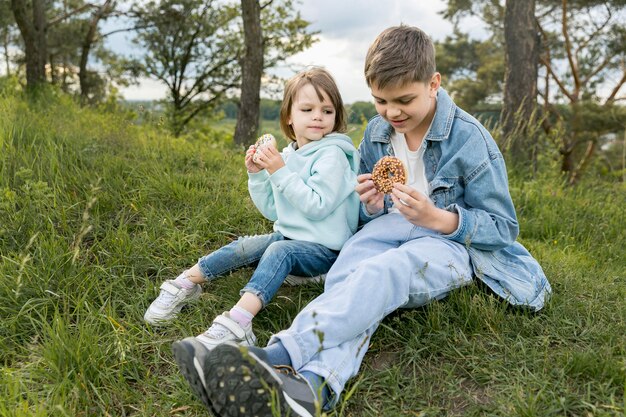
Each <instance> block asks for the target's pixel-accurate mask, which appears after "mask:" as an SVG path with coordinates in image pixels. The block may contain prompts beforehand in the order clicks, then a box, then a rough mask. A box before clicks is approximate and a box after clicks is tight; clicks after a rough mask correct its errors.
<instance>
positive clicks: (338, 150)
mask: <svg viewBox="0 0 626 417" xmlns="http://www.w3.org/2000/svg"><path fill="white" fill-rule="evenodd" d="M294 145H295V142H294V143H291V144H290V145H289V146H287V147H286V148H285V149H283V151H282V153H281V155H282V158H283V161H285V166H284V167H282V168H280V169H279V170H277V171H275V172H274V173H273V174H272V175H269V174H268V172H267V171H266V170H262V171H260V172H257V173H248V190H249V192H250V197H252V201H253V202H254V205H255V206H256V207H257V208H258V209H259V211H260V212H261V214H263V216H265V217H266V218H268V219H269V220H272V221H273V222H274V231H277V232H280V233H282V234H283V236H285V237H288V238H290V239H293V240H304V241H308V242H315V243H319V244H321V245H324V246H326V247H327V248H329V249H333V250H339V249H341V247H342V246H343V244H344V243H345V241H346V240H348V238H349V237H350V236H352V235H353V234H354V232H356V228H357V224H358V220H359V196H358V194H357V193H356V192H355V191H354V187H355V186H356V184H357V182H356V176H357V173H358V170H359V154H358V152H357V150H356V148H355V147H354V145H353V144H352V140H351V139H350V138H349V137H348V136H346V135H343V134H340V133H331V134H329V135H326V136H325V137H323V138H322V139H321V140H319V141H313V142H310V143H308V144H306V145H304V146H303V147H302V148H300V149H295V146H294Z"/></svg>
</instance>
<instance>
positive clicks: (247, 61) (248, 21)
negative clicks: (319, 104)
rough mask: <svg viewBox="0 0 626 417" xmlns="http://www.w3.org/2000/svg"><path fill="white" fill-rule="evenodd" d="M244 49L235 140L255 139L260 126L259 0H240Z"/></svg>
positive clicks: (260, 43) (261, 46) (238, 142)
mask: <svg viewBox="0 0 626 417" xmlns="http://www.w3.org/2000/svg"><path fill="white" fill-rule="evenodd" d="M241 15H242V17H243V33H244V44H245V53H244V56H243V58H242V64H241V98H240V109H239V114H238V115H237V125H236V126H235V136H234V138H233V140H234V142H235V143H236V144H238V145H246V144H248V143H251V142H254V139H253V138H254V137H255V136H256V133H257V131H258V129H259V105H260V101H261V94H260V92H261V76H262V75H263V31H262V29H261V6H260V4H259V1H258V0H241Z"/></svg>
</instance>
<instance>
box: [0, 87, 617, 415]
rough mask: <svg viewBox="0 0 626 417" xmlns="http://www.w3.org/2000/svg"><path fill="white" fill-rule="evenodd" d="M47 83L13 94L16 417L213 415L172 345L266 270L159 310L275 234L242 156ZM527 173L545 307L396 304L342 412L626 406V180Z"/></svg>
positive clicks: (8, 321)
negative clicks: (225, 258)
mask: <svg viewBox="0 0 626 417" xmlns="http://www.w3.org/2000/svg"><path fill="white" fill-rule="evenodd" d="M46 94H47V95H46V96H43V97H41V100H40V101H34V102H31V103H27V102H25V101H23V100H22V99H20V98H19V96H15V95H13V94H9V93H7V92H5V93H2V94H0V216H1V218H2V219H3V220H2V222H1V223H0V254H1V256H0V301H1V302H0V363H1V364H2V365H0V415H2V416H7V417H13V416H15V417H17V416H20V417H25V416H53V417H56V416H59V417H60V416H79V417H80V416H132V417H139V416H162V415H170V416H187V417H190V416H206V415H207V411H206V410H205V409H204V407H203V406H202V405H201V403H200V402H199V401H197V400H196V399H195V398H194V397H193V395H192V394H191V391H190V389H189V387H188V386H187V383H186V382H185V381H184V379H183V378H182V376H181V375H180V373H179V372H178V371H177V369H176V365H175V363H174V361H173V358H172V353H171V348H170V346H171V343H172V342H173V341H174V340H177V339H180V338H182V337H187V336H191V335H195V334H198V333H200V332H202V331H204V330H205V329H206V328H207V326H209V324H210V320H211V319H212V318H213V317H214V316H216V315H217V314H219V313H220V312H222V311H224V310H225V309H227V308H228V307H230V306H231V305H232V304H233V303H234V302H236V300H237V299H238V298H239V289H240V288H241V287H242V286H243V285H244V284H245V282H246V281H247V280H248V278H249V277H250V273H251V270H250V269H244V270H242V271H240V272H236V273H233V274H232V275H231V276H229V277H225V278H223V279H220V280H215V281H212V282H211V283H210V284H208V285H206V286H205V292H204V294H203V296H202V298H201V300H200V302H199V303H197V304H194V305H192V306H190V308H189V309H188V310H186V311H185V312H183V313H181V316H180V320H178V321H177V322H176V323H174V324H173V325H172V326H171V327H167V328H163V329H158V330H157V329H153V328H150V327H149V326H146V325H145V324H144V323H143V322H142V315H143V313H144V311H145V309H146V308H147V306H148V305H149V303H150V302H151V301H152V300H153V299H154V297H155V296H156V295H157V293H158V287H159V285H160V284H161V282H162V281H163V280H165V279H169V278H171V277H173V276H175V275H176V274H177V273H178V272H179V271H181V270H182V269H184V268H185V267H188V266H189V265H191V264H192V263H193V262H195V261H196V260H197V258H198V257H199V256H202V255H204V254H205V253H207V252H209V251H211V250H214V249H216V248H218V247H219V246H221V245H223V244H225V243H226V242H229V241H230V240H231V239H233V238H234V237H236V236H237V235H242V234H254V233H263V232H267V231H270V230H271V224H270V223H269V222H267V221H265V220H264V219H263V218H262V217H261V215H260V214H259V213H258V212H257V211H256V210H255V208H254V206H253V204H252V202H251V201H250V199H249V198H248V197H247V190H246V184H247V176H246V174H245V168H244V166H243V163H242V159H243V153H242V152H241V151H240V150H238V149H233V148H230V147H229V146H224V145H222V144H220V143H218V142H211V141H207V140H205V138H204V137H203V136H197V137H190V138H187V139H185V140H183V139H181V138H178V139H177V138H173V137H171V136H169V135H168V134H167V133H165V132H164V131H163V130H162V129H160V128H159V127H158V126H152V125H151V124H149V123H148V124H144V125H142V126H136V125H135V124H134V120H133V119H132V118H130V116H129V114H128V113H123V114H119V113H100V114H99V113H97V112H95V111H94V110H92V109H90V108H80V107H78V106H76V105H75V103H74V102H73V101H72V100H70V99H69V98H68V97H66V96H65V95H63V94H59V93H58V92H56V91H54V90H50V91H47V92H46ZM269 128H270V126H269V125H268V126H264V128H263V129H269ZM274 128H277V125H276V124H274ZM509 174H510V178H511V192H512V195H513V199H514V201H515V203H516V206H517V210H518V214H519V221H520V225H521V233H522V234H521V236H520V239H521V242H522V243H524V245H525V246H526V247H528V248H529V250H530V251H531V252H532V253H533V255H534V256H535V257H537V259H538V260H539V261H540V263H541V264H542V266H543V268H544V270H545V272H546V274H547V275H548V277H549V279H550V282H551V284H552V286H553V288H554V295H553V298H552V300H551V301H550V303H549V304H548V306H547V307H546V309H545V310H543V311H542V312H540V313H539V314H532V313H529V312H527V311H520V310H517V309H513V308H509V307H507V304H506V303H503V302H502V301H500V300H497V299H496V298H494V297H493V296H492V295H490V294H488V293H487V292H485V291H484V290H483V289H482V288H481V287H480V286H479V285H472V286H470V287H467V288H464V289H462V290H459V291H455V292H454V293H453V294H452V295H451V296H450V297H448V298H447V299H446V300H442V301H440V302H436V303H433V304H430V305H429V306H427V307H425V308H422V309H416V310H407V311H399V312H397V313H394V314H392V315H390V316H388V317H387V318H385V319H384V320H383V321H382V322H381V324H380V326H379V328H378V330H377V332H376V333H375V334H374V336H373V338H372V340H371V345H370V349H369V352H368V353H367V355H366V357H365V361H364V363H363V366H362V367H361V372H360V373H359V375H358V376H357V377H356V378H355V379H354V380H352V381H350V382H349V384H348V386H347V389H346V392H345V393H344V395H343V396H342V403H340V405H339V406H338V407H337V408H336V409H335V410H333V411H332V412H330V413H328V415H329V416H378V415H386V416H387V415H388V416H400V415H406V416H415V415H422V416H426V415H428V416H460V415H463V416H483V415H493V416H514V417H515V416H520V417H521V416H524V417H533V416H536V417H552V416H554V417H556V416H585V415H598V416H607V417H618V416H621V415H623V414H624V383H623V381H624V380H625V378H626V374H625V372H626V370H625V368H624V357H625V356H626V350H625V346H626V339H625V335H626V327H625V326H626V323H625V322H624V316H625V314H626V310H625V308H626V306H625V304H624V297H625V296H626V294H625V286H624V282H625V281H624V280H625V279H626V276H625V275H624V268H623V266H624V265H623V260H624V259H625V258H626V252H625V250H626V249H625V248H626V235H625V234H624V233H623V225H624V223H625V222H626V218H625V217H624V216H625V215H626V213H625V212H624V210H623V207H624V206H625V205H626V200H625V198H626V197H625V196H626V192H625V191H626V190H625V189H624V184H622V183H616V182H612V181H606V180H604V179H597V180H593V181H591V180H583V182H582V183H581V184H580V186H578V187H565V186H564V182H563V180H562V178H560V177H558V176H556V175H555V174H554V171H552V170H549V169H547V170H546V171H545V172H544V171H540V172H539V175H538V176H537V178H535V179H533V180H528V179H525V178H523V177H522V176H520V175H518V173H517V172H515V171H511V172H510V173H509ZM564 218H566V219H567V221H563V220H564ZM322 290H323V288H322V286H319V285H312V286H306V287H298V288H281V289H280V292H279V294H278V297H276V299H275V300H273V301H272V302H271V303H270V304H269V305H268V306H267V308H266V309H264V310H263V312H261V313H260V314H259V316H258V317H257V319H255V332H256V333H257V335H258V336H259V338H260V343H265V342H266V341H267V340H268V338H269V336H270V335H271V334H272V333H274V332H277V331H278V330H281V329H283V328H285V327H286V326H288V324H289V323H290V322H291V321H292V320H293V318H294V316H295V314H296V313H297V311H298V310H300V309H301V308H302V307H303V306H304V305H306V303H307V302H308V301H309V300H311V299H312V298H313V297H315V296H316V295H317V294H319V293H320V292H321V291H322Z"/></svg>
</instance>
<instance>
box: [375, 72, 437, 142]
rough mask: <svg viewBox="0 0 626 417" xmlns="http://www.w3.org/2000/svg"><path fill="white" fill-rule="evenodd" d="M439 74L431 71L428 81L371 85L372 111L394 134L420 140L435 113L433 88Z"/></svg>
mask: <svg viewBox="0 0 626 417" xmlns="http://www.w3.org/2000/svg"><path fill="white" fill-rule="evenodd" d="M440 84H441V76H440V75H439V73H435V75H433V78H432V79H431V80H430V82H428V83H425V82H417V81H414V82H411V83H408V84H402V85H392V86H385V88H378V86H376V85H372V87H371V90H372V96H373V97H374V105H375V106H376V111H377V112H378V114H380V115H381V116H382V117H383V118H384V119H385V120H387V121H388V122H389V123H390V124H391V125H392V126H393V128H394V129H395V130H396V132H398V133H403V134H404V135H405V137H407V138H409V137H411V138H412V139H420V140H421V139H422V138H423V136H424V134H425V133H426V130H428V127H429V126H430V122H431V121H432V119H433V117H434V115H435V107H436V100H435V98H436V97H437V89H438V88H439V85H440Z"/></svg>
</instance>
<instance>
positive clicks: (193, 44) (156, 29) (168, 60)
mask: <svg viewBox="0 0 626 417" xmlns="http://www.w3.org/2000/svg"><path fill="white" fill-rule="evenodd" d="M293 4H294V2H293V1H292V0H280V1H272V2H269V3H267V5H266V6H267V7H263V8H262V10H261V22H262V25H263V37H264V53H265V57H264V68H270V67H272V66H274V65H276V64H277V63H278V62H280V61H282V60H284V59H286V58H288V57H289V56H290V55H293V54H294V53H297V52H300V51H302V50H303V49H305V48H307V47H309V46H310V45H311V44H312V42H314V38H313V33H309V32H307V26H308V22H306V21H305V20H303V19H302V18H301V16H300V13H299V12H297V11H295V10H294V8H293ZM133 14H134V15H135V18H136V20H137V22H138V25H137V26H138V27H139V28H140V29H139V30H138V34H137V38H136V43H137V44H138V45H140V46H142V47H143V48H144V50H145V55H144V56H143V57H141V61H140V63H139V65H140V66H141V68H142V69H143V71H144V73H145V74H146V75H148V76H150V77H153V78H156V79H158V80H159V81H161V82H163V83H164V84H165V85H166V86H167V88H168V92H169V97H168V100H167V102H166V104H167V106H168V111H169V123H170V126H171V130H172V132H173V133H174V134H175V135H180V134H181V133H182V132H183V130H184V128H185V126H186V125H187V124H188V123H189V121H190V120H191V119H193V118H194V117H196V115H198V114H200V113H206V112H208V111H209V110H212V109H214V108H215V106H216V105H218V104H219V103H220V102H221V101H223V100H224V99H225V98H226V97H227V96H228V95H229V94H230V93H235V92H236V90H237V88H238V87H239V83H240V79H241V69H240V59H241V56H242V53H243V50H244V49H243V44H242V42H243V35H242V27H241V26H242V24H241V21H240V20H241V19H240V10H239V7H238V5H236V4H231V3H225V2H221V1H218V0H210V1H204V0H159V1H156V0H152V1H149V2H146V3H143V4H140V5H137V6H136V7H135V9H134V12H133Z"/></svg>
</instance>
